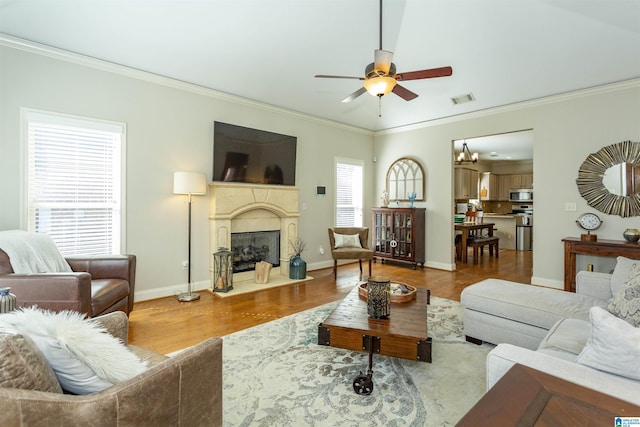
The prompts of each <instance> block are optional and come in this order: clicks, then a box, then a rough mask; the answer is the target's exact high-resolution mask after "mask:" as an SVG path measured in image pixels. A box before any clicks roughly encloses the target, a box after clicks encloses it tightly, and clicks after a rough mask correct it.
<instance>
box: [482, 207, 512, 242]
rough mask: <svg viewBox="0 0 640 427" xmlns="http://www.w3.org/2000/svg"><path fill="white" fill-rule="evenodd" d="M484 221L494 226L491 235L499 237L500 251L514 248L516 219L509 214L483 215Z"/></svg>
mask: <svg viewBox="0 0 640 427" xmlns="http://www.w3.org/2000/svg"><path fill="white" fill-rule="evenodd" d="M483 217H484V219H485V221H490V222H493V223H494V224H495V226H494V231H493V235H494V236H498V237H500V249H515V248H516V217H515V215H509V214H498V213H485V214H483Z"/></svg>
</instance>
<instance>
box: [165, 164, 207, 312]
mask: <svg viewBox="0 0 640 427" xmlns="http://www.w3.org/2000/svg"><path fill="white" fill-rule="evenodd" d="M173 193H174V194H186V195H187V204H188V205H189V259H188V261H187V268H188V271H189V273H188V278H187V282H188V284H189V291H188V292H187V293H184V294H180V295H179V296H178V301H181V302H188V301H195V300H197V299H199V298H200V295H199V294H197V293H194V292H193V291H192V287H193V286H192V283H191V196H193V195H196V196H202V195H205V194H207V176H206V175H205V174H203V173H200V172H174V173H173Z"/></svg>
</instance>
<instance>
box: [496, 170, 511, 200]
mask: <svg viewBox="0 0 640 427" xmlns="http://www.w3.org/2000/svg"><path fill="white" fill-rule="evenodd" d="M498 181H499V182H500V184H499V185H498V187H499V189H498V191H499V194H498V200H509V191H511V175H498Z"/></svg>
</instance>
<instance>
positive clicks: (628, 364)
mask: <svg viewBox="0 0 640 427" xmlns="http://www.w3.org/2000/svg"><path fill="white" fill-rule="evenodd" d="M589 317H590V318H591V338H589V340H588V341H587V345H586V346H585V347H584V349H583V350H582V352H581V353H580V355H579V356H578V358H577V359H576V362H577V363H579V364H581V365H585V366H589V367H591V368H594V369H597V370H599V371H604V372H609V373H612V374H616V375H620V376H622V377H627V378H633V379H635V380H640V363H638V360H640V328H636V327H633V326H632V325H630V324H629V323H628V322H626V321H624V320H622V319H619V318H618V317H616V316H614V315H613V314H611V313H609V312H608V311H607V310H605V309H603V308H600V307H592V308H591V310H589Z"/></svg>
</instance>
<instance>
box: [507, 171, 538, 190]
mask: <svg viewBox="0 0 640 427" xmlns="http://www.w3.org/2000/svg"><path fill="white" fill-rule="evenodd" d="M509 176H510V177H511V188H533V174H532V173H518V174H512V175H509Z"/></svg>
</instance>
